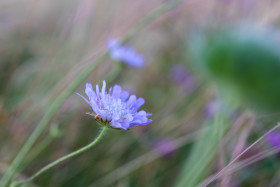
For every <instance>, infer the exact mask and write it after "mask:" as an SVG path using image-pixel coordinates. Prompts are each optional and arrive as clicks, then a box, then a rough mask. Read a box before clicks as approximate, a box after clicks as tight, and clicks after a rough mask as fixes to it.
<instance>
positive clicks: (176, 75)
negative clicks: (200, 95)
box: [170, 64, 195, 90]
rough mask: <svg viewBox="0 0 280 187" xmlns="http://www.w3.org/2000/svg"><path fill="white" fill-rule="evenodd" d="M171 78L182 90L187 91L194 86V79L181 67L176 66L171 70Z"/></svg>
mask: <svg viewBox="0 0 280 187" xmlns="http://www.w3.org/2000/svg"><path fill="white" fill-rule="evenodd" d="M170 75H171V78H172V80H173V81H174V82H176V83H177V84H179V85H180V86H181V87H183V88H184V89H187V90H189V89H190V88H192V87H193V86H194V85H195V79H194V78H193V76H191V74H190V73H189V72H188V70H187V69H186V68H185V66H183V65H179V64H176V65H174V66H173V67H172V68H171V71H170Z"/></svg>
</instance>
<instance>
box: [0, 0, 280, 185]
mask: <svg viewBox="0 0 280 187" xmlns="http://www.w3.org/2000/svg"><path fill="white" fill-rule="evenodd" d="M170 2H172V0H170V1H167V0H150V1H132V0H115V1H110V0H102V1H101V0H59V1H58V0H56V1H54V0H41V1H36V0H21V1H17V0H6V1H5V0H2V1H0V147H1V149H0V176H2V175H3V173H4V172H5V171H6V170H7V168H8V167H9V165H10V164H11V162H12V160H13V158H14V157H15V156H16V155H17V153H18V152H19V150H20V148H21V147H22V146H23V144H24V142H25V140H26V139H27V138H28V137H29V136H30V134H31V133H32V131H33V130H34V129H35V127H36V126H37V125H38V123H39V122H40V120H41V119H42V117H43V116H44V114H45V112H46V110H47V109H48V108H49V106H50V105H51V103H52V102H53V101H54V99H55V98H57V97H58V96H59V94H60V93H61V92H62V91H63V90H64V89H65V88H67V87H68V86H69V85H70V84H71V83H72V82H73V80H75V78H76V77H77V76H78V75H79V74H81V73H83V71H84V69H86V68H87V67H88V66H89V65H90V64H91V63H92V62H93V61H94V59H96V58H97V57H98V56H99V55H100V54H102V53H103V52H104V51H105V50H107V49H106V42H107V40H108V39H109V38H120V39H121V38H125V37H126V35H127V34H128V31H129V30H130V29H131V28H134V27H136V26H137V25H139V21H140V20H142V19H143V18H144V17H145V16H146V15H147V14H149V13H150V12H152V11H154V10H155V9H156V8H158V7H160V6H162V5H164V4H167V3H170ZM279 8H280V1H277V0H235V1H234V0H210V1H202V0H185V1H182V2H180V3H178V4H177V5H176V6H174V7H172V8H170V9H168V10H167V11H165V12H164V13H163V14H161V15H159V16H157V17H156V18H154V19H153V20H152V21H151V23H150V24H148V25H146V26H145V27H144V28H143V29H142V30H141V31H139V32H137V33H136V34H135V35H134V36H133V37H132V38H131V39H130V40H129V41H128V42H127V43H126V45H129V46H131V47H133V48H134V49H135V50H136V51H137V53H139V54H141V55H142V56H143V57H144V59H145V67H143V68H133V67H127V66H125V65H124V66H123V67H122V69H121V70H120V71H118V72H117V74H114V68H115V66H116V62H115V61H114V60H113V59H111V58H109V57H108V58H107V59H106V60H104V61H103V62H102V63H101V64H100V65H98V66H97V67H96V68H95V69H94V70H93V71H92V73H91V74H90V76H89V77H88V78H87V80H86V81H85V82H81V84H80V86H79V88H77V89H76V92H78V93H82V94H83V93H84V88H85V83H86V82H90V83H92V84H100V83H101V81H102V80H104V79H105V80H107V84H108V85H114V84H119V85H121V86H122V87H123V89H125V90H127V91H129V92H130V93H133V94H136V95H137V96H138V97H143V98H145V100H146V103H145V105H144V106H143V109H144V110H146V111H147V112H150V113H152V114H153V116H152V119H153V122H152V123H151V124H149V125H147V126H141V127H136V128H131V129H130V130H128V131H121V130H110V131H108V133H107V135H106V136H105V137H104V138H103V139H102V141H101V142H100V143H99V144H98V145H96V146H95V147H94V148H93V149H92V150H90V151H88V152H86V153H84V154H82V155H80V156H78V157H75V158H73V159H71V160H68V161H66V162H64V163H63V164H60V165H59V166H57V167H55V168H53V169H52V170H51V171H48V172H46V173H45V174H43V175H42V176H40V177H38V178H37V179H36V180H35V181H33V182H32V183H31V184H30V186H52V187H55V186H65V187H66V186H67V187H72V186H73V187H77V186H98V187H99V186H100V187H103V186H119V187H122V186H131V187H140V186H141V187H142V186H167V187H168V186H174V185H175V183H176V181H177V180H178V176H180V175H182V171H183V168H184V163H185V162H186V159H187V158H188V156H189V155H190V154H191V152H192V145H193V144H194V143H195V142H196V141H197V140H198V139H199V136H198V133H199V132H200V131H201V129H202V128H203V127H204V126H205V124H207V123H208V122H211V121H214V116H215V115H216V113H219V112H221V111H222V110H224V107H227V108H230V112H229V113H230V115H228V123H230V124H231V125H230V128H229V131H228V133H227V134H226V136H225V138H224V139H223V140H222V142H220V144H222V145H220V147H219V149H218V150H217V151H215V155H214V157H213V159H212V161H211V164H209V166H208V167H207V168H208V169H207V172H206V173H204V174H203V177H202V180H201V181H200V182H203V181H204V180H205V179H207V178H208V177H209V176H211V175H212V174H213V173H215V172H217V171H219V170H221V169H222V168H224V167H225V166H226V163H228V162H229V161H230V160H232V158H234V157H235V156H236V155H238V154H239V153H241V151H243V150H244V148H246V147H248V146H249V145H251V144H252V143H253V142H254V141H256V139H257V138H259V137H261V136H263V135H264V134H265V132H267V131H268V130H269V129H271V128H272V127H273V126H275V125H276V124H277V121H278V119H279V115H278V114H279V113H278V109H279V108H280V107H279V108H277V107H278V106H280V105H278V103H277V101H278V100H277V99H276V100H277V101H276V100H272V101H271V100H270V101H269V102H268V101H267V102H266V101H264V102H259V103H258V102H255V101H256V100H257V101H260V100H261V101H262V99H260V98H263V97H264V98H267V97H270V98H271V97H277V96H278V93H279V92H280V91H278V90H280V89H278V88H280V86H279V85H278V84H279V83H278V82H277V80H279V81H280V79H278V76H280V70H278V69H277V68H278V65H275V66H273V65H274V62H276V63H278V62H279V64H280V60H279V59H280V57H278V53H279V52H278V51H277V50H279V49H280V48H279V46H278V48H277V44H279V43H278V36H277V32H278V31H279V26H280V25H279V23H280V19H279V18H280V15H279V14H280V12H279ZM240 25H242V27H244V26H245V27H246V28H249V29H248V30H247V31H246V34H245V36H244V35H242V36H238V39H235V38H234V37H236V36H235V35H234V36H232V35H230V37H227V36H225V38H231V39H229V40H227V39H223V38H222V39H217V38H219V36H220V35H223V34H220V33H226V32H230V31H232V30H233V29H228V30H230V31H224V29H223V28H238V27H239V26H240ZM252 28H253V29H252ZM237 30H238V29H237ZM256 30H265V33H266V34H262V37H260V38H262V39H259V37H258V36H257V37H255V38H254V37H253V38H252V39H251V40H250V41H255V40H258V41H257V42H256V43H257V44H258V46H260V47H259V48H257V49H255V48H252V51H250V49H251V47H250V46H251V45H248V46H247V45H246V46H247V47H246V46H245V47H244V46H243V44H244V41H245V43H246V41H247V40H244V41H243V40H242V37H247V36H250V37H251V35H252V34H253V33H254V31H256ZM267 30H269V31H267ZM267 33H269V34H267ZM271 33H273V34H271ZM225 35H226V34H225ZM272 35H273V36H272ZM215 37H216V38H215ZM266 37H273V38H270V39H269V41H270V40H271V41H272V43H273V46H274V47H271V44H270V43H268V44H267V40H265V38H266ZM205 38H211V39H213V38H214V39H213V40H211V41H210V42H208V43H207V42H201V43H202V44H201V45H203V47H200V48H199V45H198V44H199V43H200V42H199V41H201V40H205V41H206V40H207V39H205ZM240 38H241V39H240ZM209 40H210V39H209ZM218 40H219V41H220V40H221V41H222V42H224V44H221V45H220V43H218V44H217V43H215V42H216V41H218ZM213 41H214V42H213ZM232 41H233V42H232ZM235 41H240V42H239V43H238V42H237V43H234V42H235ZM211 42H212V43H211ZM231 42H232V43H231ZM250 44H252V46H256V45H257V44H256V45H255V43H254V42H251V43H250ZM201 45H200V46H201ZM213 46H218V47H217V48H213V49H214V50H213V51H214V52H213V51H211V50H208V49H209V48H211V47H213ZM220 46H222V47H220ZM228 46H231V47H230V48H227V47H228ZM240 46H243V47H244V49H249V51H250V52H248V53H250V54H252V56H253V57H254V60H253V61H255V60H256V59H262V56H259V57H256V58H255V56H254V55H255V54H260V53H261V54H264V53H262V52H260V51H264V50H266V49H267V50H268V51H269V52H268V53H267V54H266V53H265V55H267V56H265V58H264V59H270V56H274V57H275V58H273V59H272V60H271V61H273V62H272V66H270V67H272V68H274V69H277V71H276V72H274V73H273V74H272V75H271V73H270V72H271V71H270V70H267V72H266V73H267V74H264V75H262V76H263V77H267V75H271V77H270V79H263V77H260V79H262V80H263V81H262V82H258V80H256V81H255V82H257V83H256V86H255V87H253V88H252V89H248V90H251V91H252V93H256V92H257V93H260V92H258V89H262V88H260V86H259V85H260V84H261V85H266V83H267V82H268V81H271V80H275V81H274V82H275V84H277V85H276V86H275V85H274V84H273V85H272V86H271V87H269V88H264V89H265V90H266V89H270V90H269V91H268V92H269V93H272V92H274V90H273V89H274V88H275V90H276V91H275V93H276V96H275V94H274V95H269V96H267V95H266V94H267V92H266V91H264V92H261V93H263V94H262V95H256V96H255V97H253V98H254V99H255V100H254V99H252V101H249V102H248V103H249V104H248V106H249V107H247V105H246V104H245V105H244V103H246V102H243V100H242V99H240V100H239V98H245V101H247V99H246V98H249V97H251V96H252V93H251V92H250V93H249V92H248V90H245V91H244V90H242V89H243V88H244V87H246V86H247V84H245V83H244V85H242V86H240V87H238V86H237V88H236V87H234V88H233V89H234V90H237V91H236V92H238V94H237V95H241V96H238V97H236V98H237V99H236V100H238V101H236V102H235V100H234V103H235V104H233V105H231V104H230V105H231V106H232V107H228V102H227V99H225V101H224V99H222V98H224V95H230V96H231V95H232V94H229V93H228V92H223V91H220V90H223V89H227V86H225V85H228V84H231V82H233V81H229V82H230V83H228V82H227V81H228V80H229V79H230V80H232V79H231V78H232V77H230V78H228V79H226V78H224V77H227V75H228V74H227V75H226V76H224V74H223V73H221V74H219V73H217V71H215V68H217V69H218V71H223V70H224V69H223V67H220V66H219V65H217V66H215V67H214V70H213V69H211V67H212V66H211V65H210V66H207V65H206V66H205V63H204V65H203V63H202V65H201V63H200V61H203V62H206V64H207V63H208V62H209V63H210V64H211V62H212V61H211V60H209V58H210V59H214V60H213V61H215V62H220V61H221V63H222V62H225V61H227V60H228V59H230V60H228V61H229V62H231V61H234V60H236V59H237V58H235V56H234V55H235V54H239V52H236V53H235V52H234V53H230V54H233V55H232V56H231V55H229V57H228V56H227V57H223V56H222V57H220V56H219V57H216V56H215V55H214V56H213V55H212V54H216V51H218V52H217V54H221V51H222V53H223V51H224V50H225V51H231V50H233V51H237V50H235V48H238V49H240ZM266 46H268V48H266ZM219 47H220V48H219ZM263 48H265V49H263ZM272 48H273V50H275V52H272V53H273V54H270V51H271V50H270V49H272ZM211 49H212V48H211ZM215 50H216V51H215ZM258 50H259V51H258ZM267 50H266V51H267ZM248 53H245V54H243V55H241V58H242V59H243V57H244V56H247V55H246V54H248ZM223 54H224V53H223ZM225 54H229V53H227V52H225ZM279 54H280V53H279ZM200 57H201V59H200ZM212 57H213V58H212ZM253 57H252V58H253ZM217 59H218V60H217ZM232 59H234V60H232ZM250 59H251V58H249V60H248V59H247V60H245V61H246V62H249V61H250ZM278 60H279V61H278ZM237 61H238V60H237ZM241 61H242V60H241ZM269 62H270V61H269ZM260 63H265V62H264V61H263V60H260ZM241 64H243V62H242V63H241ZM266 64H269V63H266ZM251 65H252V64H251ZM248 66H249V65H248ZM252 66H254V67H255V65H254V64H253V65H252ZM209 67H210V70H209ZM227 67H228V68H229V69H231V67H232V66H231V65H229V66H227ZM250 67H251V66H250ZM207 68H208V69H207ZM260 69H264V68H263V67H260ZM212 70H213V71H212ZM278 71H279V75H278V76H276V75H277V74H278ZM209 72H210V73H209ZM253 72H254V73H252V74H254V75H259V74H258V70H256V71H253ZM111 74H113V75H114V76H113V77H112V76H110V75H111ZM216 74H218V76H216ZM233 74H234V73H233ZM245 74H246V75H247V72H245ZM235 75H238V76H239V74H235ZM108 77H109V78H108ZM213 77H214V78H213ZM255 77H258V76H255ZM217 79H219V80H220V79H222V80H224V79H225V80H226V81H225V82H224V81H217ZM244 79H246V80H248V79H247V77H244ZM254 80H255V79H254ZM238 81H242V80H238ZM238 81H237V82H238ZM217 82H218V83H217ZM220 82H223V83H220ZM234 82H236V80H235V79H234ZM250 84H251V82H248V85H250ZM277 86H278V87H277ZM276 87H277V88H276ZM240 89H241V90H242V91H240ZM254 89H255V90H254ZM243 91H244V92H246V93H245V94H244V92H243ZM230 93H235V91H232V92H230ZM248 94H249V96H248ZM234 97H235V96H234ZM264 100H265V99H264ZM236 103H238V104H236ZM252 103H253V104H252ZM255 103H256V105H258V106H259V105H260V106H261V107H258V109H257V110H255V109H251V106H255ZM271 103H276V105H273V107H271V108H272V110H269V109H270V104H271ZM279 103H280V102H279ZM235 105H236V106H235ZM263 105H265V106H264V107H263V108H264V111H265V112H260V111H263V110H260V109H259V108H262V106H263ZM267 108H269V109H267ZM89 111H90V108H89V106H88V104H87V103H86V102H84V101H83V100H82V99H81V98H80V97H79V96H77V95H76V94H75V93H74V92H73V94H72V95H71V96H70V97H69V98H68V99H67V100H66V101H65V102H64V103H63V105H62V106H61V107H60V109H59V111H58V112H57V113H56V114H55V116H54V117H53V118H52V120H51V123H50V124H49V125H48V127H47V128H46V129H45V131H44V133H43V134H42V135H41V136H40V138H39V139H38V140H37V142H36V144H35V146H33V148H32V150H31V151H30V152H29V153H28V155H27V156H26V157H25V160H24V164H23V165H24V166H25V167H24V168H23V170H22V171H21V172H20V173H19V175H18V176H17V178H16V179H24V178H27V177H28V176H31V175H32V174H34V173H35V172H36V171H38V170H39V169H40V168H42V167H43V166H45V165H46V164H48V163H50V162H51V161H53V160H55V159H57V158H59V157H61V156H63V155H65V154H67V153H70V152H71V151H74V150H76V149H78V148H80V147H82V146H84V145H86V144H87V143H88V142H90V141H91V140H92V139H93V138H94V137H95V136H96V134H97V133H98V132H99V129H100V126H99V125H98V124H97V123H96V122H95V120H94V119H93V118H92V117H91V116H89V115H86V114H85V113H86V112H89ZM279 143H280V141H279ZM279 145H280V144H279ZM279 145H278V146H279ZM271 150H272V151H274V152H273V155H272V154H270V153H271ZM275 150H277V145H276V147H273V146H271V145H270V144H269V142H267V141H266V140H265V139H263V140H262V141H261V142H260V143H259V144H258V145H256V146H254V147H253V148H252V149H250V150H249V151H247V152H246V154H244V155H243V156H242V157H241V158H240V159H239V160H238V162H240V163H242V161H244V160H246V159H247V160H246V163H251V164H250V165H249V164H248V165H245V164H243V165H244V166H246V167H242V165H236V167H232V168H231V169H230V170H229V172H228V173H227V175H223V176H222V177H220V178H219V179H218V180H217V181H215V182H213V183H211V185H209V186H264V185H266V186H278V185H280V181H279V177H278V176H279V172H280V170H279V166H280V157H279V155H277V153H276V152H277V151H276V152H275ZM213 151H214V150H213ZM256 155H258V156H256Z"/></svg>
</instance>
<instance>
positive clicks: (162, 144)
mask: <svg viewBox="0 0 280 187" xmlns="http://www.w3.org/2000/svg"><path fill="white" fill-rule="evenodd" d="M154 147H155V150H156V151H157V152H158V153H159V154H161V155H162V156H166V157H168V156H171V155H172V154H173V153H174V152H175V151H176V148H177V146H176V144H175V142H174V141H172V140H170V139H168V138H163V139H159V140H157V141H155V144H154Z"/></svg>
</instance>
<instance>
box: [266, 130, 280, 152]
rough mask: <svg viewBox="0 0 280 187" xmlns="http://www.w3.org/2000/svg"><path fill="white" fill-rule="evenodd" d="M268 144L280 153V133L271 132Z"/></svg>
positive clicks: (267, 137)
mask: <svg viewBox="0 0 280 187" xmlns="http://www.w3.org/2000/svg"><path fill="white" fill-rule="evenodd" d="M266 140H267V141H268V143H269V144H270V145H271V146H273V147H275V148H277V149H278V150H279V151H280V133H278V132H271V133H269V134H268V135H267V136H266Z"/></svg>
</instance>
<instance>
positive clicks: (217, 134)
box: [175, 114, 230, 187]
mask: <svg viewBox="0 0 280 187" xmlns="http://www.w3.org/2000/svg"><path fill="white" fill-rule="evenodd" d="M226 116H227V115H226V114H218V115H217V116H216V118H215V120H214V121H212V122H210V123H206V127H205V128H204V129H203V132H202V134H201V135H200V136H199V139H198V141H197V142H196V143H195V144H194V147H193V151H192V152H191V155H190V156H189V158H188V159H187V160H186V163H185V165H184V166H183V169H182V171H181V174H180V176H179V178H178V180H177V181H176V182H177V183H176V185H175V186H176V187H182V186H197V185H198V184H199V182H200V180H201V179H202V177H203V176H204V174H205V172H206V171H207V168H208V166H209V164H210V163H211V161H212V159H213V157H214V155H215V153H216V150H217V148H218V147H219V144H220V140H221V139H222V138H223V136H224V134H225V133H226V132H227V129H228V128H229V125H230V123H229V122H228V121H227V117H226Z"/></svg>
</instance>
